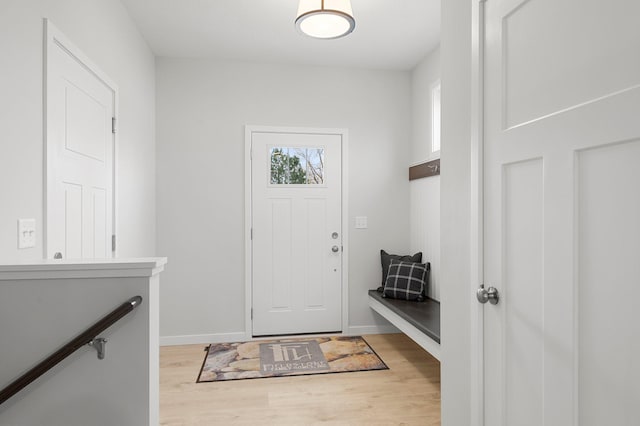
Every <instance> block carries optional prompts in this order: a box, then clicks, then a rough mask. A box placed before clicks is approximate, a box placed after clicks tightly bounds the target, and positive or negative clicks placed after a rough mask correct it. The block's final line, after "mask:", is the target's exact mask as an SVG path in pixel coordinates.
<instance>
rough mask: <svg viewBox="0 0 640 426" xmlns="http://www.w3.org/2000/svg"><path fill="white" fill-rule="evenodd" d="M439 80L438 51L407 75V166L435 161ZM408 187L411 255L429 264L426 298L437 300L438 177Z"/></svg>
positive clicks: (438, 242)
mask: <svg viewBox="0 0 640 426" xmlns="http://www.w3.org/2000/svg"><path fill="white" fill-rule="evenodd" d="M439 79H440V48H439V47H438V48H436V49H435V50H434V51H432V52H431V53H430V54H429V55H427V57H425V58H424V59H423V60H422V61H421V62H420V63H419V64H418V65H417V66H416V67H415V68H414V69H413V71H412V72H411V100H412V102H411V106H412V108H411V112H412V117H413V120H412V126H411V128H412V137H411V159H410V163H411V165H415V164H419V163H423V162H425V161H428V160H431V159H433V158H437V156H439V153H433V152H432V151H431V141H432V137H431V129H432V122H431V120H432V117H431V110H432V107H431V88H432V87H433V85H434V83H436V82H437V81H438V80H439ZM409 185H410V194H411V195H410V200H411V201H410V212H411V218H410V220H411V222H410V229H411V231H410V234H411V252H412V253H415V252H418V251H421V252H422V256H423V261H425V262H430V263H431V274H430V277H429V296H430V297H432V298H434V299H436V300H440V176H431V177H428V178H422V179H416V180H413V181H411V183H410V184H409Z"/></svg>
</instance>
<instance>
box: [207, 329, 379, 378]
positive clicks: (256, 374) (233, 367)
mask: <svg viewBox="0 0 640 426" xmlns="http://www.w3.org/2000/svg"><path fill="white" fill-rule="evenodd" d="M206 351H207V355H206V356H205V358H204V362H203V363H202V368H201V369H200V374H199V375H198V380H197V381H198V383H201V382H215V381H220V380H238V379H254V378H260V377H280V376H297V375H303V374H323V373H342V372H348V371H366V370H386V369H388V368H389V367H387V365H386V364H385V363H384V362H383V361H382V360H381V359H380V357H378V355H377V354H376V353H375V352H374V350H373V349H371V347H370V346H369V345H368V344H367V342H366V341H365V340H364V339H363V338H362V337H360V336H348V337H343V336H336V337H312V338H299V339H280V340H256V341H253V342H241V343H216V344H212V345H210V346H209V347H208V348H206Z"/></svg>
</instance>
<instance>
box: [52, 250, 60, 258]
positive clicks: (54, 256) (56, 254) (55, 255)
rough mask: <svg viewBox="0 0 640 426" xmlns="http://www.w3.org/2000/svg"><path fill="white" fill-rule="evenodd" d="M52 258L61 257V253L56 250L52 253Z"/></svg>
mask: <svg viewBox="0 0 640 426" xmlns="http://www.w3.org/2000/svg"><path fill="white" fill-rule="evenodd" d="M53 258H54V259H62V253H60V252H59V251H58V252H56V253H55V254H54V255H53Z"/></svg>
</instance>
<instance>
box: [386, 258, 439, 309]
mask: <svg viewBox="0 0 640 426" xmlns="http://www.w3.org/2000/svg"><path fill="white" fill-rule="evenodd" d="M428 271H429V268H428V266H427V265H426V264H423V263H412V262H400V261H397V260H394V259H392V260H391V265H390V266H389V274H388V275H387V281H386V282H385V284H384V291H383V293H382V297H389V298H391V299H402V300H415V301H418V302H422V301H423V300H424V298H425V294H426V287H427V283H426V279H427V273H428Z"/></svg>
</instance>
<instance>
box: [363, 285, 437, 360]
mask: <svg viewBox="0 0 640 426" xmlns="http://www.w3.org/2000/svg"><path fill="white" fill-rule="evenodd" d="M369 306H370V307H371V309H373V310H374V311H376V312H377V313H379V314H380V315H382V316H383V317H384V318H385V319H386V320H387V321H389V322H390V323H391V324H393V325H394V326H396V328H398V329H399V330H400V331H402V332H403V333H404V334H406V335H407V336H409V337H410V338H411V339H412V340H413V341H415V342H416V343H417V344H419V345H420V346H422V348H423V349H424V350H426V351H427V352H429V353H430V354H431V355H432V356H433V357H434V358H435V359H437V360H438V361H439V360H440V302H438V301H436V300H433V299H427V300H425V301H424V302H412V301H407V300H398V299H390V298H385V297H382V293H379V292H377V291H376V290H369Z"/></svg>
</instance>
